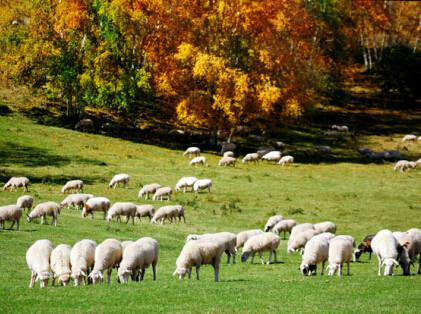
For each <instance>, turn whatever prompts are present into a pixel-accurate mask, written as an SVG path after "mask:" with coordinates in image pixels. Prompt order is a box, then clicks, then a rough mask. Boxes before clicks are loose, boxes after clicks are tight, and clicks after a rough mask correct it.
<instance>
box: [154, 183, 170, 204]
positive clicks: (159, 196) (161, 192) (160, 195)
mask: <svg viewBox="0 0 421 314" xmlns="http://www.w3.org/2000/svg"><path fill="white" fill-rule="evenodd" d="M171 195H172V189H171V188H170V187H169V186H164V187H162V188H159V189H158V190H156V192H155V194H154V195H153V198H152V199H153V200H154V201H163V200H164V198H165V199H167V200H169V201H170V200H171Z"/></svg>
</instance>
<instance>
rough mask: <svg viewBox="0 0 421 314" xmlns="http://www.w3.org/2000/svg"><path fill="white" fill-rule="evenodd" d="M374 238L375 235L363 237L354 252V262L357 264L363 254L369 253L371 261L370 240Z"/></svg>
mask: <svg viewBox="0 0 421 314" xmlns="http://www.w3.org/2000/svg"><path fill="white" fill-rule="evenodd" d="M374 236H375V234H369V235H366V236H365V237H364V239H363V241H362V242H361V243H360V244H359V245H358V247H357V249H356V250H355V251H354V262H358V260H359V259H360V256H361V255H362V254H363V253H369V259H370V260H371V253H372V252H373V250H372V249H371V240H373V238H374Z"/></svg>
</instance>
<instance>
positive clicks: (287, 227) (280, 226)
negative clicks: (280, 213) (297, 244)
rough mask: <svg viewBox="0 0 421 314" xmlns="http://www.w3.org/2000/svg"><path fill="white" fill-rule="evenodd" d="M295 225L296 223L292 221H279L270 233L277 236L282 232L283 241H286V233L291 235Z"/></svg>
mask: <svg viewBox="0 0 421 314" xmlns="http://www.w3.org/2000/svg"><path fill="white" fill-rule="evenodd" d="M296 225H297V223H296V222H295V220H293V219H285V220H281V221H280V222H278V223H277V224H276V225H275V226H274V227H273V228H272V232H274V233H275V234H277V235H279V234H280V233H281V232H282V231H283V232H284V239H286V233H287V232H289V233H291V230H292V228H294V227H295V226H296Z"/></svg>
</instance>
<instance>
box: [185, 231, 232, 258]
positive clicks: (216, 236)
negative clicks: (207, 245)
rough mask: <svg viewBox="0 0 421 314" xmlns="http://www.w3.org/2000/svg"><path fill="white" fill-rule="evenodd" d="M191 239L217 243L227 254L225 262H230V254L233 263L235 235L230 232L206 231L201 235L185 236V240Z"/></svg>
mask: <svg viewBox="0 0 421 314" xmlns="http://www.w3.org/2000/svg"><path fill="white" fill-rule="evenodd" d="M191 240H200V241H210V242H213V243H218V244H220V245H221V246H222V247H223V248H224V252H225V253H226V254H227V264H229V262H230V258H231V256H232V263H233V264H235V253H236V249H235V247H236V244H237V236H236V235H235V234H234V233H231V232H217V233H207V234H202V235H197V234H196V235H189V236H188V237H187V238H186V242H188V241H191Z"/></svg>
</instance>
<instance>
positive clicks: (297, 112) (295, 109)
mask: <svg viewBox="0 0 421 314" xmlns="http://www.w3.org/2000/svg"><path fill="white" fill-rule="evenodd" d="M303 110H304V109H303V106H302V105H301V104H300V102H299V101H298V99H297V97H296V96H293V97H291V98H289V99H288V100H287V101H286V104H285V107H284V110H283V115H284V116H285V117H287V118H290V119H296V118H298V117H300V116H301V115H302V114H303Z"/></svg>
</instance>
